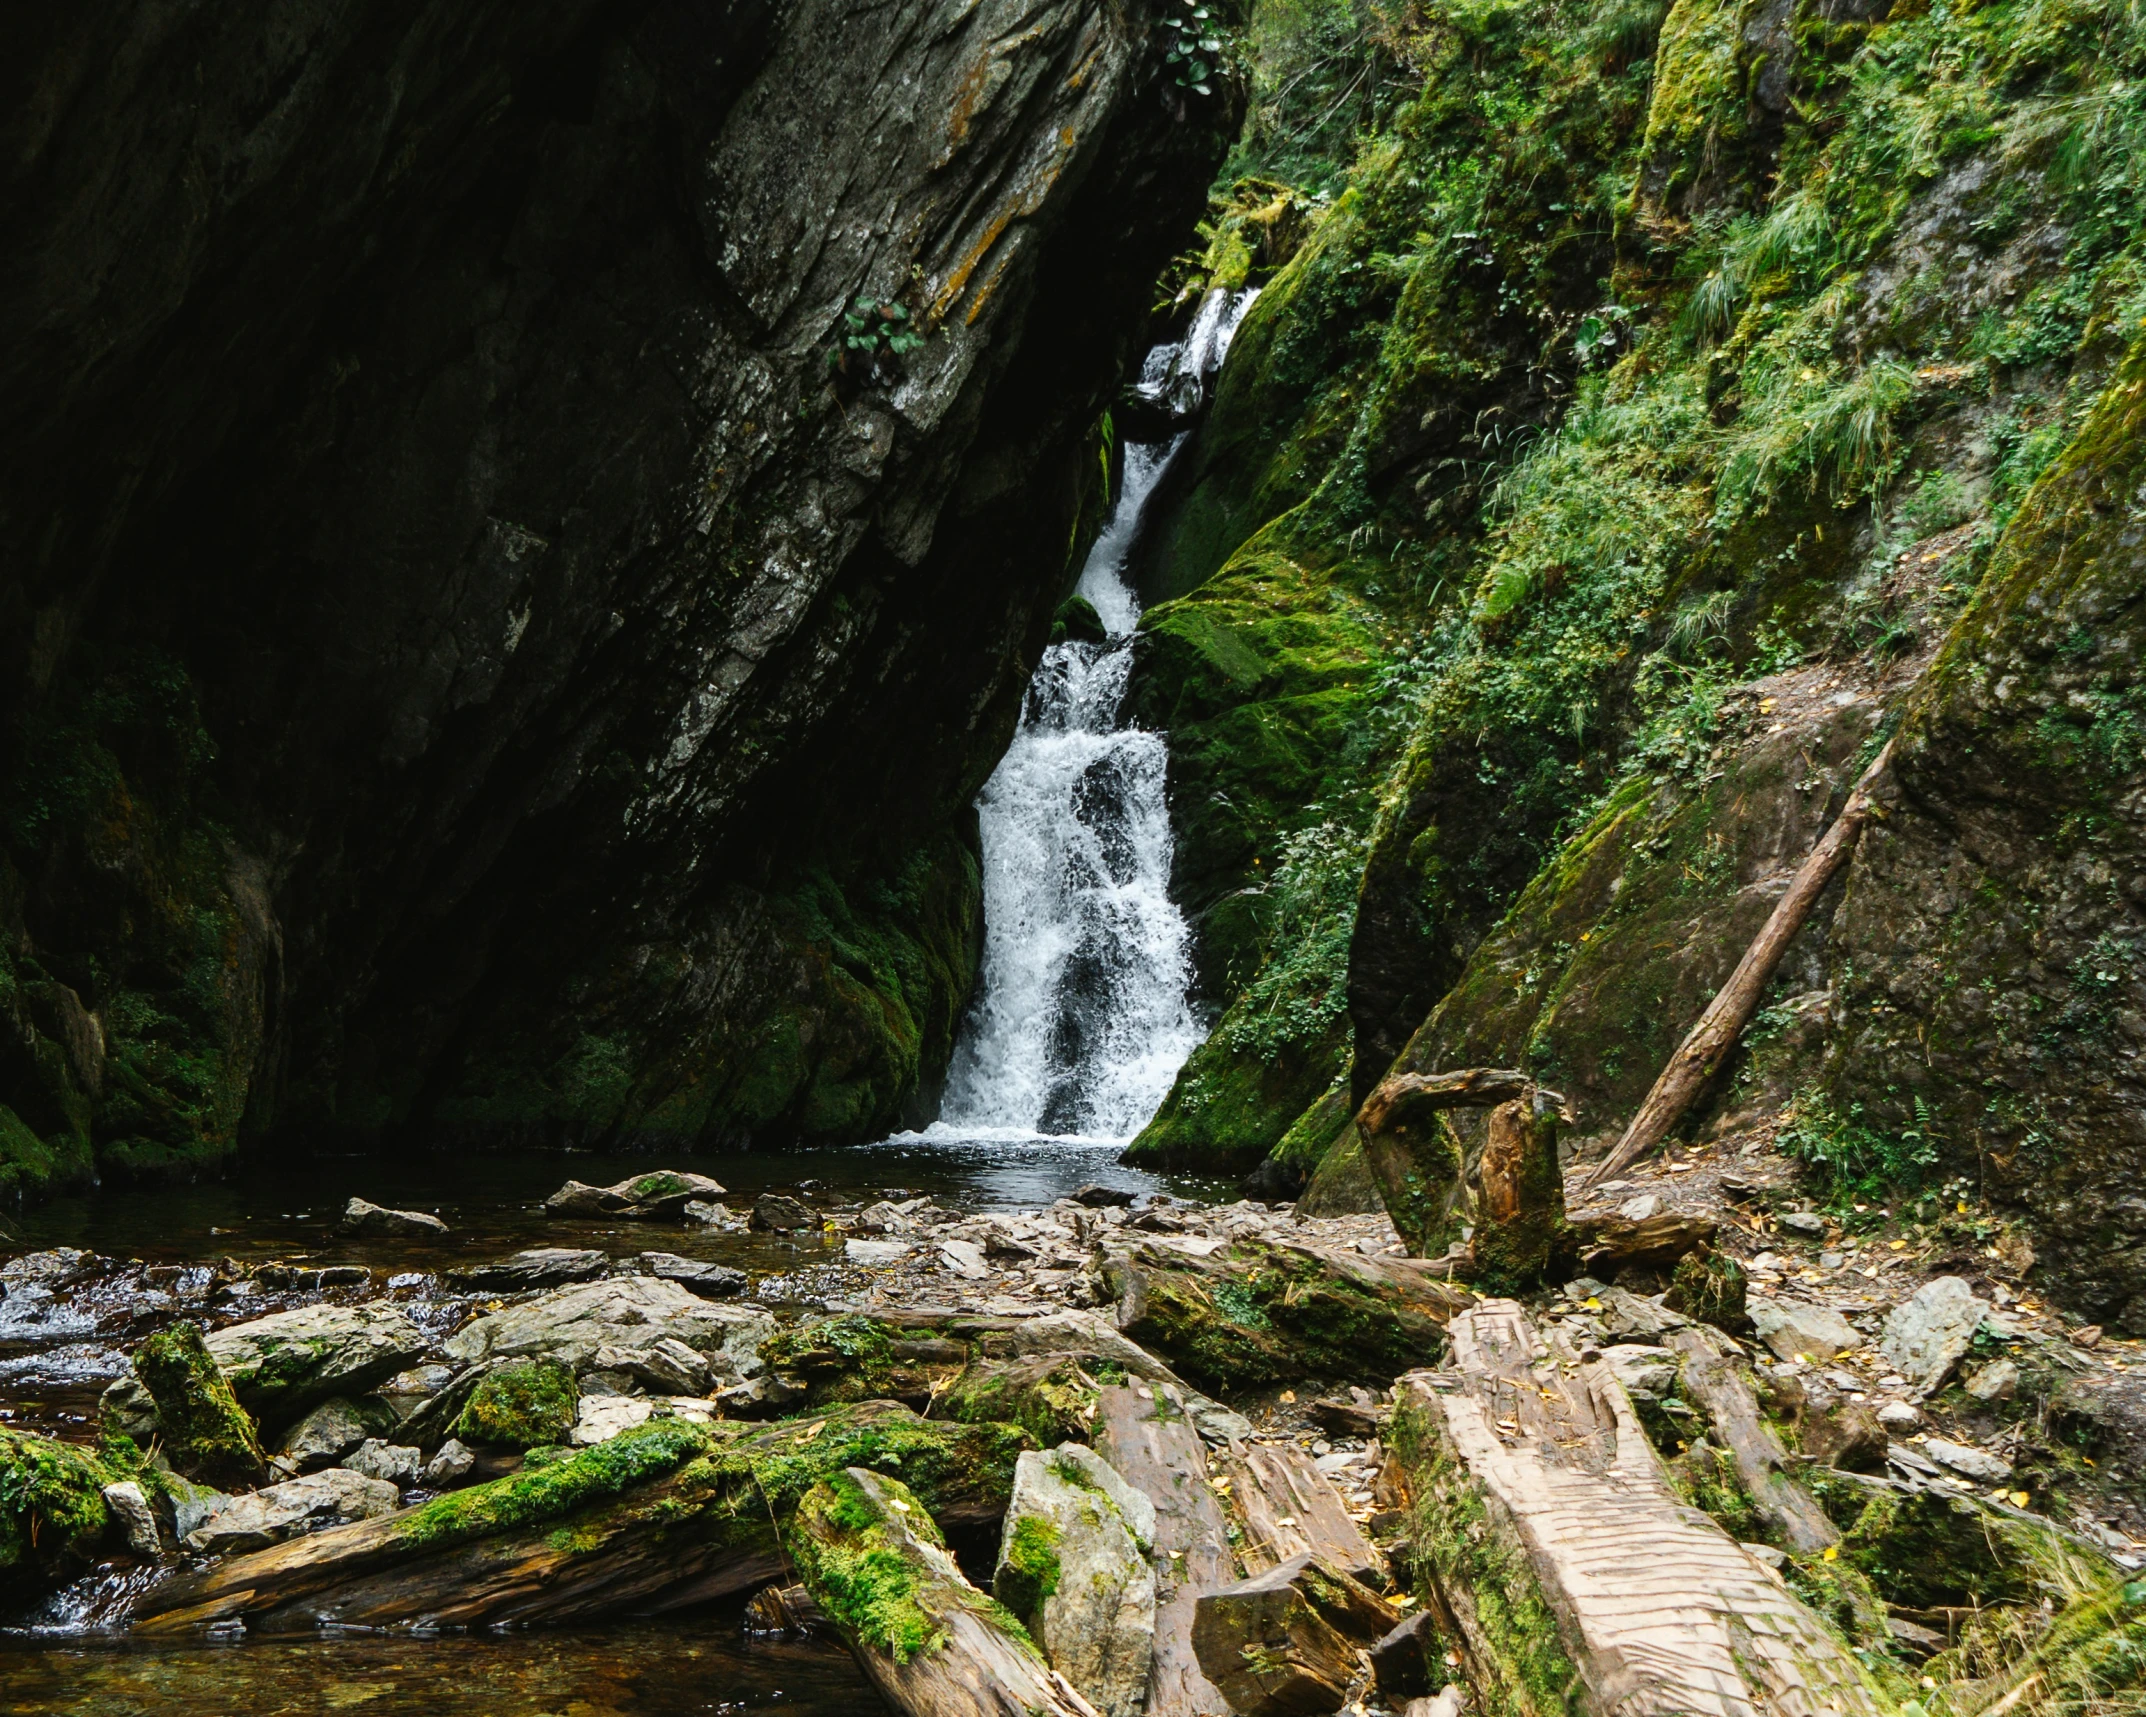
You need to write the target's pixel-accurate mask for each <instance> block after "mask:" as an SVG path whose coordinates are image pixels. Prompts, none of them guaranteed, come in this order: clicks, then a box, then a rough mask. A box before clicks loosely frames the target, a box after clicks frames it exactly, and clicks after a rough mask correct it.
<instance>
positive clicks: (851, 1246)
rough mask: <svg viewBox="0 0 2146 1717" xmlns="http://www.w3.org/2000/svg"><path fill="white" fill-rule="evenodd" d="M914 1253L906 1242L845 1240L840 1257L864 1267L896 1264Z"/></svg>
mask: <svg viewBox="0 0 2146 1717" xmlns="http://www.w3.org/2000/svg"><path fill="white" fill-rule="evenodd" d="M915 1251H916V1247H915V1246H914V1245H913V1244H912V1243H910V1242H909V1241H907V1240H845V1241H844V1242H843V1243H842V1256H843V1257H844V1258H845V1259H847V1260H848V1261H849V1262H850V1263H852V1264H861V1265H865V1266H872V1265H881V1264H897V1263H900V1262H901V1260H902V1259H904V1258H907V1257H909V1256H910V1255H911V1254H912V1253H914V1252H915Z"/></svg>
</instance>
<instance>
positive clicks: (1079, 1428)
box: [935, 1354, 1123, 1613]
mask: <svg viewBox="0 0 2146 1717" xmlns="http://www.w3.org/2000/svg"><path fill="white" fill-rule="evenodd" d="M1088 1364H1089V1365H1095V1369H1094V1370H1093V1371H1090V1370H1089V1369H1088V1367H1087V1365H1084V1364H1083V1362H1082V1360H1080V1359H1078V1358H1068V1357H1063V1356H1060V1355H1055V1354H1039V1355H1037V1356H1036V1357H1035V1358H1033V1359H1025V1360H1013V1361H992V1360H978V1361H977V1362H976V1363H975V1364H973V1365H971V1366H970V1367H969V1369H968V1370H966V1371H964V1372H963V1373H962V1374H961V1375H960V1377H959V1378H957V1379H956V1380H955V1381H954V1383H953V1384H952V1385H951V1386H950V1387H949V1388H948V1389H947V1390H946V1392H945V1394H944V1395H943V1396H941V1397H940V1400H939V1403H938V1405H937V1407H936V1408H935V1411H936V1412H937V1413H938V1414H941V1415H943V1416H944V1417H946V1418H949V1419H958V1420H960V1421H962V1422H963V1423H964V1424H1002V1425H1018V1426H1020V1427H1021V1429H1022V1430H1024V1431H1026V1432H1027V1433H1028V1434H1029V1435H1030V1436H1031V1437H1033V1438H1034V1439H1035V1441H1036V1445H1037V1447H1039V1448H1045V1449H1051V1448H1056V1447H1057V1446H1058V1445H1059V1444H1060V1443H1069V1442H1070V1443H1081V1442H1086V1441H1087V1440H1088V1432H1089V1427H1090V1425H1091V1423H1092V1422H1093V1420H1094V1418H1095V1405H1096V1396H1097V1391H1098V1386H1099V1385H1101V1384H1104V1383H1116V1382H1122V1381H1123V1374H1122V1373H1121V1372H1119V1371H1118V1370H1117V1368H1116V1367H1115V1366H1112V1365H1110V1364H1108V1363H1107V1362H1103V1363H1101V1364H1097V1363H1096V1362H1094V1361H1092V1360H1091V1361H1089V1362H1088ZM1016 1607H1017V1608H1018V1606H1016ZM1024 1613H1025V1612H1024Z"/></svg>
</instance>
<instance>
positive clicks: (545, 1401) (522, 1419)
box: [452, 1358, 581, 1449]
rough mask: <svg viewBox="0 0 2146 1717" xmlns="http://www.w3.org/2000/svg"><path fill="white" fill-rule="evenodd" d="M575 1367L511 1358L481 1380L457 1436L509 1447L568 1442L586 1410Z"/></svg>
mask: <svg viewBox="0 0 2146 1717" xmlns="http://www.w3.org/2000/svg"><path fill="white" fill-rule="evenodd" d="M580 1402H581V1392H580V1389H579V1388H578V1387H577V1385H576V1384H575V1382H574V1373H573V1371H572V1369H571V1368H570V1367H569V1366H567V1365H564V1364H562V1363H561V1362H560V1361H558V1360H556V1359H547V1358H535V1359H518V1360H508V1361H506V1362H505V1363H503V1364H495V1365H494V1366H492V1368H491V1369H489V1370H487V1371H486V1372H485V1373H484V1374H483V1375H482V1376H481V1377H480V1378H479V1379H478V1380H477V1383H476V1386H475V1387H474V1388H473V1389H472V1390H471V1391H470V1392H469V1398H468V1400H467V1401H466V1402H464V1404H463V1407H462V1412H461V1416H460V1417H459V1418H457V1419H456V1420H455V1421H454V1425H453V1427H452V1434H453V1436H454V1437H455V1438H457V1439H459V1440H460V1441H462V1442H465V1443H476V1444H479V1445H483V1446H488V1447H496V1448H509V1449H532V1448H541V1447H544V1446H546V1445H548V1444H556V1443H563V1442H565V1441H566V1439H567V1435H568V1433H569V1432H570V1431H572V1429H573V1427H574V1421H575V1418H576V1417H577V1415H578V1414H579V1412H580Z"/></svg>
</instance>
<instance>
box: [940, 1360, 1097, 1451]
mask: <svg viewBox="0 0 2146 1717" xmlns="http://www.w3.org/2000/svg"><path fill="white" fill-rule="evenodd" d="M1098 1381H1099V1379H1097V1378H1096V1377H1094V1376H1091V1375H1090V1374H1089V1372H1087V1371H1086V1370H1084V1369H1083V1367H1082V1365H1081V1362H1080V1361H1079V1360H1077V1359H1069V1358H1060V1357H1056V1356H1051V1355H1044V1356H1040V1357H1038V1358H1035V1359H1030V1360H1025V1361H1019V1362H1016V1363H1014V1364H1011V1365H999V1364H993V1363H988V1362H983V1361H979V1362H978V1363H976V1364H974V1365H972V1366H971V1367H970V1368H969V1369H968V1370H967V1371H965V1372H963V1373H962V1375H961V1376H960V1377H959V1378H958V1379H957V1380H956V1381H955V1382H954V1384H953V1385H952V1386H951V1387H950V1388H949V1389H948V1390H947V1391H946V1393H945V1394H944V1395H943V1396H942V1397H941V1398H940V1400H939V1403H938V1405H937V1406H936V1407H935V1408H934V1409H933V1411H934V1412H935V1413H936V1414H939V1415H943V1416H944V1417H946V1418H948V1419H955V1420H959V1421H961V1422H962V1423H964V1424H989V1423H998V1424H1008V1425H1018V1426H1020V1427H1021V1428H1022V1429H1023V1430H1024V1431H1026V1432H1027V1433H1028V1434H1029V1436H1031V1437H1032V1438H1034V1439H1035V1441H1036V1445H1037V1446H1038V1447H1039V1448H1045V1449H1049V1448H1055V1447H1056V1446H1057V1445H1058V1444H1060V1443H1066V1442H1076V1443H1077V1442H1085V1441H1086V1440H1087V1437H1088V1434H1089V1429H1090V1427H1091V1425H1092V1423H1093V1421H1094V1417H1095V1404H1096V1385H1097V1382H1098Z"/></svg>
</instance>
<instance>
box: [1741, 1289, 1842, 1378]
mask: <svg viewBox="0 0 2146 1717" xmlns="http://www.w3.org/2000/svg"><path fill="white" fill-rule="evenodd" d="M1748 1306H1749V1310H1750V1313H1751V1326H1752V1328H1754V1329H1755V1330H1757V1331H1758V1337H1759V1340H1761V1341H1762V1342H1764V1343H1765V1344H1766V1345H1767V1346H1768V1347H1770V1348H1772V1349H1773V1351H1774V1352H1775V1353H1776V1354H1778V1355H1779V1356H1780V1357H1781V1358H1783V1359H1807V1360H1809V1361H1811V1362H1812V1363H1813V1364H1816V1365H1823V1364H1824V1363H1825V1362H1826V1361H1827V1360H1829V1359H1831V1358H1833V1357H1834V1356H1835V1355H1836V1354H1842V1353H1846V1352H1848V1351H1849V1350H1850V1349H1851V1348H1854V1347H1859V1346H1861V1345H1862V1341H1863V1338H1862V1336H1861V1335H1860V1334H1858V1333H1857V1331H1856V1327H1855V1325H1853V1324H1852V1323H1850V1322H1849V1321H1848V1320H1847V1319H1846V1318H1844V1317H1842V1316H1841V1315H1840V1313H1838V1312H1836V1311H1831V1310H1829V1309H1828V1308H1826V1307H1824V1306H1814V1305H1809V1304H1806V1303H1805V1302H1804V1301H1802V1300H1775V1299H1768V1298H1766V1297H1765V1296H1764V1295H1760V1294H1753V1295H1752V1296H1751V1298H1750V1300H1749V1302H1748Z"/></svg>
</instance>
